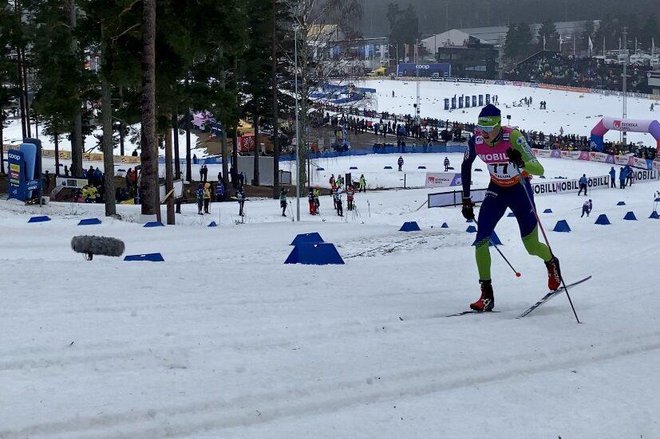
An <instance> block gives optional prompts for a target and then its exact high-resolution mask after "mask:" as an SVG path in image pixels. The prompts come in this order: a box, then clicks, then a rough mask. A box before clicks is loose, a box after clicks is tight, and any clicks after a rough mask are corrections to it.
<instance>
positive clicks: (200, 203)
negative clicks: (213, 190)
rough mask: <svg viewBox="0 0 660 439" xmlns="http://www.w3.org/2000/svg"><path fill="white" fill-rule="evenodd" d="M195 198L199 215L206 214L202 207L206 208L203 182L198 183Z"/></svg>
mask: <svg viewBox="0 0 660 439" xmlns="http://www.w3.org/2000/svg"><path fill="white" fill-rule="evenodd" d="M195 199H196V200H197V215H204V213H203V212H202V209H203V208H204V186H202V183H199V184H198V185H197V190H196V191H195Z"/></svg>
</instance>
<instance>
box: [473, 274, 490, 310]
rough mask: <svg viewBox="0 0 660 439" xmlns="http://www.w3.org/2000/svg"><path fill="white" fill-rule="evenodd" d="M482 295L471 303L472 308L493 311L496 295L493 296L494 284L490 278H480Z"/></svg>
mask: <svg viewBox="0 0 660 439" xmlns="http://www.w3.org/2000/svg"><path fill="white" fill-rule="evenodd" d="M479 283H480V284H481V297H480V298H479V300H477V301H476V302H474V303H471V304H470V309H473V310H475V311H478V312H484V311H492V310H493V308H494V307H495V297H494V296H493V286H492V285H491V282H490V281H489V280H480V281H479Z"/></svg>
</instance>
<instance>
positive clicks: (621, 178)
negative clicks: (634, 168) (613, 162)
mask: <svg viewBox="0 0 660 439" xmlns="http://www.w3.org/2000/svg"><path fill="white" fill-rule="evenodd" d="M619 188H620V189H625V188H626V168H624V167H621V169H619Z"/></svg>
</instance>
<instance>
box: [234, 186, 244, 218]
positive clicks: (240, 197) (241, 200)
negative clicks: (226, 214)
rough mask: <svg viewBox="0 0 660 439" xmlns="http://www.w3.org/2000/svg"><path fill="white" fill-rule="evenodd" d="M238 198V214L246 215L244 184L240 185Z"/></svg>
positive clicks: (237, 192) (237, 193)
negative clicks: (244, 208)
mask: <svg viewBox="0 0 660 439" xmlns="http://www.w3.org/2000/svg"><path fill="white" fill-rule="evenodd" d="M236 200H238V215H239V216H244V215H245V212H244V210H243V207H244V206H245V192H244V191H243V185H240V186H239V187H238V190H237V191H236Z"/></svg>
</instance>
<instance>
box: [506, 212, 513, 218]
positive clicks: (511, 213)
mask: <svg viewBox="0 0 660 439" xmlns="http://www.w3.org/2000/svg"><path fill="white" fill-rule="evenodd" d="M506 216H507V217H509V218H513V217H514V216H515V215H514V214H513V212H509V213H508V214H507V215H506Z"/></svg>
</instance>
